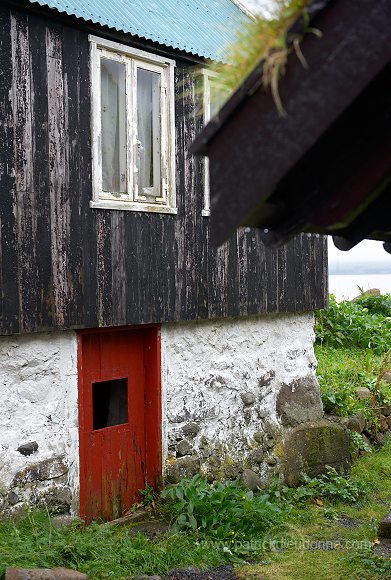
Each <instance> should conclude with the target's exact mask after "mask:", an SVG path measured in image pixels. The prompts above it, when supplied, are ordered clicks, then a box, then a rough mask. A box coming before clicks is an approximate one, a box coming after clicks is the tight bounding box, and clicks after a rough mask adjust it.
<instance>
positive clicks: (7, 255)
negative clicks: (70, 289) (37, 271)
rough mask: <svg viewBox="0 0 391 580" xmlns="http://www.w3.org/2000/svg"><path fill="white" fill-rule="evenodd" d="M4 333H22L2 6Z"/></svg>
mask: <svg viewBox="0 0 391 580" xmlns="http://www.w3.org/2000/svg"><path fill="white" fill-rule="evenodd" d="M0 30H1V34H0V143H1V147H0V196H1V212H0V250H1V294H0V299H1V329H0V330H1V332H3V333H5V334H8V333H13V332H18V331H19V289H18V244H17V227H16V226H17V224H16V214H17V211H16V193H15V188H16V183H15V182H16V179H15V151H14V112H13V99H11V98H10V95H12V93H13V70H12V43H11V14H10V10H9V8H7V7H4V6H0Z"/></svg>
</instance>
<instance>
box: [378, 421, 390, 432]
mask: <svg viewBox="0 0 391 580" xmlns="http://www.w3.org/2000/svg"><path fill="white" fill-rule="evenodd" d="M379 428H380V431H381V432H382V433H384V432H385V431H388V429H389V427H388V421H387V420H386V418H385V417H383V418H380V420H379Z"/></svg>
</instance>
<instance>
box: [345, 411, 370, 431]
mask: <svg viewBox="0 0 391 580" xmlns="http://www.w3.org/2000/svg"><path fill="white" fill-rule="evenodd" d="M365 425H366V421H365V417H364V415H363V414H362V413H357V415H352V416H351V417H349V419H348V429H350V430H351V431H355V432H356V433H362V432H363V431H364V429H365Z"/></svg>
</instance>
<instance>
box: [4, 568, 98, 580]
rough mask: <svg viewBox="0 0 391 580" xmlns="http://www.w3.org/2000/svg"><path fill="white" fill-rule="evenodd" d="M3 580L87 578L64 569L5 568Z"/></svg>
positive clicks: (79, 573) (83, 579)
mask: <svg viewBox="0 0 391 580" xmlns="http://www.w3.org/2000/svg"><path fill="white" fill-rule="evenodd" d="M5 580H88V576H87V574H82V573H81V572H76V570H68V569H66V568H53V569H52V570H49V569H48V568H33V569H27V568H6V570H5Z"/></svg>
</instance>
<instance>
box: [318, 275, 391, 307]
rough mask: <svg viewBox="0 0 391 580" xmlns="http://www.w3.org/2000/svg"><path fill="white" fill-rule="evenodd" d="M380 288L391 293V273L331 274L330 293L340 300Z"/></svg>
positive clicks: (383, 292) (384, 292)
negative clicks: (362, 291)
mask: <svg viewBox="0 0 391 580" xmlns="http://www.w3.org/2000/svg"><path fill="white" fill-rule="evenodd" d="M370 288H378V289H379V290H380V292H381V293H382V294H391V274H330V275H329V293H330V294H334V296H335V297H336V299H337V300H338V301H340V300H351V299H352V298H355V297H356V296H359V295H360V294H361V291H360V290H361V289H362V290H369V289H370Z"/></svg>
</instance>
